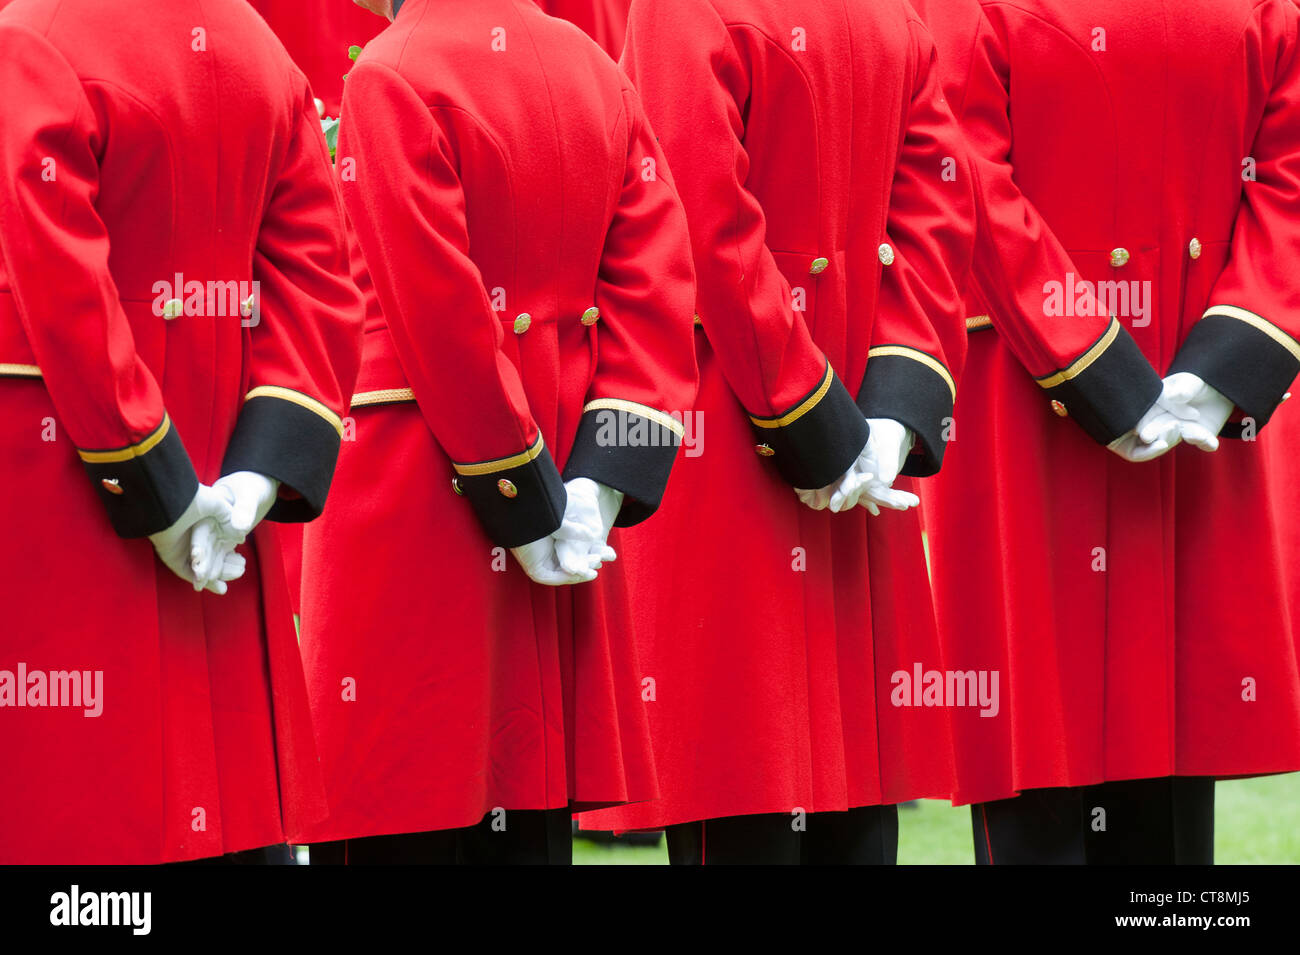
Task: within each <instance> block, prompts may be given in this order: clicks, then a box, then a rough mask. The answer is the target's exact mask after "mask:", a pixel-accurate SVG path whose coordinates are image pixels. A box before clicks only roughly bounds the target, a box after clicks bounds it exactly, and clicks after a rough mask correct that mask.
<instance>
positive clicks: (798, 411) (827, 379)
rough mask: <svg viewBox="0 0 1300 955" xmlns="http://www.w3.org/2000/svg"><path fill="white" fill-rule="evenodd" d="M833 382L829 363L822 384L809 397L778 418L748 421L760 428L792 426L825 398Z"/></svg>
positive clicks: (751, 417) (751, 419) (752, 417)
mask: <svg viewBox="0 0 1300 955" xmlns="http://www.w3.org/2000/svg"><path fill="white" fill-rule="evenodd" d="M834 380H835V372H833V371H831V363H830V362H827V363H826V373H825V374H824V375H823V376H822V383H821V384H820V385H818V386H817V390H816V391H814V392H813V393H812V394H811V395H809V396H808V397H807V398H805V399H804V400H803V401H801V402H799V404H798V405H796V406H795V407H794V408H792V409H791V410H790V411H787V412H786V413H785V414H783V415H781V416H780V417H779V418H755V417H754V416H753V415H750V416H749V420H750V421H752V422H754V424H755V425H757V426H758V427H760V428H784V427H787V426H789V425H792V424H794V423H795V422H796V421H798V420H799V419H800V418H802V417H803V416H804V415H806V414H807V413H808V412H809V411H812V409H813V408H814V407H816V405H817V402H819V401H821V400H822V399H823V398H825V397H826V392H828V391H830V390H831V382H832V381H834Z"/></svg>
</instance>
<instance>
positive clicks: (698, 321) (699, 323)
mask: <svg viewBox="0 0 1300 955" xmlns="http://www.w3.org/2000/svg"><path fill="white" fill-rule="evenodd" d="M695 324H696V325H698V326H700V327H701V328H702V327H704V323H703V322H702V321H700V316H699V314H698V313H697V314H696V316H695Z"/></svg>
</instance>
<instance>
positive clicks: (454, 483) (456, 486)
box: [451, 478, 465, 495]
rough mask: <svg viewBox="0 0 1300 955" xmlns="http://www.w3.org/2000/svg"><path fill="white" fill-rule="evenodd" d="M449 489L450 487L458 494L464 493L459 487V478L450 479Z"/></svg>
mask: <svg viewBox="0 0 1300 955" xmlns="http://www.w3.org/2000/svg"><path fill="white" fill-rule="evenodd" d="M451 489H452V490H453V491H455V492H456V493H457V494H458V495H461V494H464V493H465V492H464V491H462V490H461V487H460V478H452V479H451Z"/></svg>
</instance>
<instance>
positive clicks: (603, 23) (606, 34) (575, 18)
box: [537, 0, 631, 59]
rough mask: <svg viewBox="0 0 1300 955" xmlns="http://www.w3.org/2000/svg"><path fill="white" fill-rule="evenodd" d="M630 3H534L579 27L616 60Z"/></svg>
mask: <svg viewBox="0 0 1300 955" xmlns="http://www.w3.org/2000/svg"><path fill="white" fill-rule="evenodd" d="M630 4H631V0H538V3H537V5H538V6H539V7H541V8H542V9H543V10H544V11H546V12H547V13H549V14H550V15H551V16H553V17H559V18H560V19H562V20H568V21H569V22H570V23H574V24H577V25H578V26H580V27H582V29H583V30H584V31H585V32H586V34H587V36H589V37H591V38H592V39H593V40H595V41H596V42H597V43H599V44H600V46H601V48H602V49H603V50H604V51H605V52H606V53H608V54H609V55H610V56H612V57H614V58H615V59H617V58H618V55H619V54H620V53H622V52H623V38H624V36H626V34H627V8H628V6H629V5H630Z"/></svg>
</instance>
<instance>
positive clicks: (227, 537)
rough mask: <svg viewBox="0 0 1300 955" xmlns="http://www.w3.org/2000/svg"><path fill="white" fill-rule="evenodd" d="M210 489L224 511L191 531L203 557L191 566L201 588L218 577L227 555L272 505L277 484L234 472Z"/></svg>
mask: <svg viewBox="0 0 1300 955" xmlns="http://www.w3.org/2000/svg"><path fill="white" fill-rule="evenodd" d="M212 489H213V490H214V491H216V492H217V493H218V494H220V495H221V496H222V499H223V500H224V501H225V502H226V504H227V508H226V509H225V511H224V512H223V513H222V514H221V515H218V516H215V517H213V518H212V519H210V520H204V521H200V522H199V524H198V526H196V527H195V528H194V545H195V548H196V549H197V550H199V551H200V552H201V553H202V555H203V557H204V559H203V560H201V561H196V562H195V563H194V565H193V571H194V575H195V580H196V583H197V584H201V585H207V584H209V583H211V582H215V581H216V580H218V579H219V578H220V577H221V575H222V568H223V566H224V563H225V561H226V560H227V559H228V557H229V555H230V554H232V553H233V552H234V549H235V548H236V547H237V546H238V545H240V544H242V543H244V541H246V540H247V539H248V535H249V534H251V533H252V532H253V528H254V527H256V526H257V525H258V524H260V523H261V522H262V518H264V517H266V515H267V512H269V511H270V510H271V506H272V505H273V504H275V497H276V495H277V494H278V493H279V492H280V482H279V481H277V480H276V479H275V478H269V477H266V476H265V475H263V474H258V473H256V472H255V471H235V472H233V473H231V474H227V475H226V476H225V477H222V478H218V479H217V482H216V483H215V484H213V485H212ZM236 556H237V555H236ZM240 560H243V558H242V557H241V558H240Z"/></svg>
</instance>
